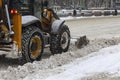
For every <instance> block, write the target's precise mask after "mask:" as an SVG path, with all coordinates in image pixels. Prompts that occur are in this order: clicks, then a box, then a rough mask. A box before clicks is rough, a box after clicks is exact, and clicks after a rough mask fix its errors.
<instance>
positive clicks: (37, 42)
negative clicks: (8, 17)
mask: <svg viewBox="0 0 120 80" xmlns="http://www.w3.org/2000/svg"><path fill="white" fill-rule="evenodd" d="M43 49H44V42H43V35H42V33H41V30H40V29H39V28H37V27H35V26H28V27H27V28H24V29H23V37H22V55H23V58H24V59H25V60H26V61H27V62H32V61H35V60H40V59H41V56H42V53H43Z"/></svg>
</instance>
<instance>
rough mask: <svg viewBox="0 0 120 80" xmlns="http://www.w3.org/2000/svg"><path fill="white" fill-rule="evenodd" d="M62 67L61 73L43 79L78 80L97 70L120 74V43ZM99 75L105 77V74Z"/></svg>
mask: <svg viewBox="0 0 120 80" xmlns="http://www.w3.org/2000/svg"><path fill="white" fill-rule="evenodd" d="M61 69H62V68H61ZM63 69H64V71H61V73H58V74H57V75H54V76H51V77H48V78H47V79H45V80H56V79H57V80H80V79H81V78H82V77H84V76H89V75H91V74H95V73H98V72H99V73H102V72H108V73H112V74H113V73H116V72H117V73H118V74H119V75H120V44H119V45H116V46H112V47H108V48H104V49H102V50H100V51H98V52H95V53H92V54H90V55H89V56H87V57H84V58H80V59H77V60H76V61H74V62H73V63H71V64H69V65H66V66H65V67H64V66H63ZM108 75H109V74H108ZM101 76H103V77H105V76H107V75H101ZM96 80H97V79H96Z"/></svg>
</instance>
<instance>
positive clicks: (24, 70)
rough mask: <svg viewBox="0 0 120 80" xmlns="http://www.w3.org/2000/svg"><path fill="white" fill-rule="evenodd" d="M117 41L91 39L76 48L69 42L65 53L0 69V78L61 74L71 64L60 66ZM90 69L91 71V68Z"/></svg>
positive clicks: (40, 79) (30, 79) (41, 79)
mask: <svg viewBox="0 0 120 80" xmlns="http://www.w3.org/2000/svg"><path fill="white" fill-rule="evenodd" d="M119 42H120V39H119V38H112V39H99V40H92V41H90V44H88V45H87V46H85V47H83V48H81V49H77V48H76V47H75V44H71V47H70V50H69V51H68V52H67V53H63V54H57V55H53V56H50V58H47V59H43V60H41V61H35V62H33V63H27V64H25V65H23V66H18V67H17V68H15V67H11V66H10V67H9V68H8V69H6V70H4V71H0V79H3V80H23V79H24V80H45V79H46V78H48V77H50V76H53V75H56V74H59V73H61V74H62V72H64V71H67V69H69V71H72V67H73V66H71V65H70V66H66V67H62V68H61V66H63V65H66V64H69V63H70V62H73V61H74V60H75V59H77V58H81V57H83V56H86V55H88V54H90V53H92V52H96V51H98V50H99V49H102V48H104V47H108V46H111V45H116V44H118V43H119ZM91 56H94V55H91ZM99 57H100V56H99ZM99 57H98V58H99ZM101 57H102V55H101ZM88 58H89V57H88ZM85 59H87V58H85ZM93 60H94V58H93ZM90 61H91V60H90ZM80 62H83V63H80V64H84V66H85V63H84V60H83V59H82V61H80ZM88 62H89V61H88ZM77 64H79V63H76V64H73V65H77ZM91 66H92V65H91ZM75 68H76V69H77V68H78V67H77V66H76V67H75ZM80 68H81V67H80ZM86 68H88V67H85V69H86ZM90 71H92V69H91V70H90ZM83 72H84V71H83ZM86 72H87V71H86ZM66 73H67V72H66ZM69 74H72V73H69ZM75 74H76V72H75ZM67 75H68V74H66V76H67ZM81 75H82V76H83V75H84V74H82V73H81ZM74 76H75V75H73V77H74ZM71 79H72V78H71ZM67 80H69V79H67Z"/></svg>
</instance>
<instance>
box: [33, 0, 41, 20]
mask: <svg viewBox="0 0 120 80" xmlns="http://www.w3.org/2000/svg"><path fill="white" fill-rule="evenodd" d="M34 15H35V16H36V17H38V18H39V19H40V18H41V0H35V2H34Z"/></svg>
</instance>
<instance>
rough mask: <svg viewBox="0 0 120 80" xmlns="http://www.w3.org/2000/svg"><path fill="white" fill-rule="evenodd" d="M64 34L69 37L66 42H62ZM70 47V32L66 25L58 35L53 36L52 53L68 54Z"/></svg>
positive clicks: (51, 41) (51, 40)
mask: <svg viewBox="0 0 120 80" xmlns="http://www.w3.org/2000/svg"><path fill="white" fill-rule="evenodd" d="M63 34H66V35H67V37H66V38H65V39H64V41H62V40H63V38H62V37H63ZM66 39H67V41H66ZM62 43H65V46H64V47H63V46H62V45H63V44H62ZM69 46H70V31H69V28H68V27H67V26H66V25H63V26H62V27H60V29H59V30H58V33H57V34H51V38H50V51H51V53H52V54H60V53H62V52H67V51H68V49H69Z"/></svg>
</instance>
